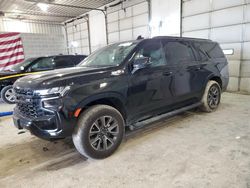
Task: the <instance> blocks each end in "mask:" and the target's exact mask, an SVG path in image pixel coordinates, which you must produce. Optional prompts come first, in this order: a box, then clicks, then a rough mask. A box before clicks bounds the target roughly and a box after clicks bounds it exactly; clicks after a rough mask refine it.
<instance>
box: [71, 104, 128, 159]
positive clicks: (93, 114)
mask: <svg viewBox="0 0 250 188" xmlns="http://www.w3.org/2000/svg"><path fill="white" fill-rule="evenodd" d="M123 134H124V120H123V117H122V115H121V113H120V112H119V111H118V110H116V109H115V108H113V107H111V106H108V105H95V106H92V107H90V108H88V109H87V110H86V111H85V112H83V113H82V114H81V116H80V118H79V120H78V123H77V127H76V129H75V130H74V132H73V136H72V137H73V142H74V145H75V147H76V149H77V150H78V152H79V153H80V154H82V155H84V156H86V157H88V158H94V159H103V158H106V157H108V156H110V155H112V154H113V153H114V152H115V150H116V149H117V148H118V147H119V145H120V144H121V142H122V139H123Z"/></svg>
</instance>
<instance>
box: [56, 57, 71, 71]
mask: <svg viewBox="0 0 250 188" xmlns="http://www.w3.org/2000/svg"><path fill="white" fill-rule="evenodd" d="M55 62H56V68H57V69H60V68H66V67H73V66H75V64H74V58H73V56H60V57H56V59H55Z"/></svg>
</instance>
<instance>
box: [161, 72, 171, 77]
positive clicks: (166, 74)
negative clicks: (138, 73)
mask: <svg viewBox="0 0 250 188" xmlns="http://www.w3.org/2000/svg"><path fill="white" fill-rule="evenodd" d="M171 74H172V72H171V71H167V72H163V75H164V76H170V75H171Z"/></svg>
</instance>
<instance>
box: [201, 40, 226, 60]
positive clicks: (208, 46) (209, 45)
mask: <svg viewBox="0 0 250 188" xmlns="http://www.w3.org/2000/svg"><path fill="white" fill-rule="evenodd" d="M200 48H201V49H202V50H204V51H205V52H206V54H207V55H208V56H209V57H211V58H223V57H225V56H224V53H223V51H222V50H221V48H220V46H219V44H218V43H215V42H203V43H200Z"/></svg>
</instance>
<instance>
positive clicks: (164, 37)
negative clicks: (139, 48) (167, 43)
mask: <svg viewBox="0 0 250 188" xmlns="http://www.w3.org/2000/svg"><path fill="white" fill-rule="evenodd" d="M153 39H174V40H181V39H184V40H197V41H212V40H210V39H203V38H191V37H173V36H155V37H153Z"/></svg>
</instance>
